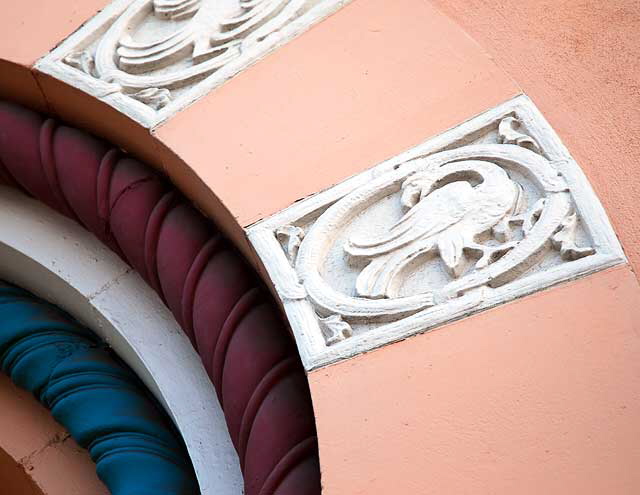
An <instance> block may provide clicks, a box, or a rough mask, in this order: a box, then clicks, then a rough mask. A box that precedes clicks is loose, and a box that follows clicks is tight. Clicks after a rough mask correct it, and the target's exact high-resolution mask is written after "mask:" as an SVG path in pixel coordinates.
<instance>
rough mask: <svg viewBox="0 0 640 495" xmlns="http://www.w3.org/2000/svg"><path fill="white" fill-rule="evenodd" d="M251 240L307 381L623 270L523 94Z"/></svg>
mask: <svg viewBox="0 0 640 495" xmlns="http://www.w3.org/2000/svg"><path fill="white" fill-rule="evenodd" d="M248 235H249V238H250V239H251V242H252V243H253V245H254V247H255V248H256V250H257V252H258V254H259V256H260V257H261V259H262V261H263V262H264V265H265V267H266V269H267V271H268V273H269V276H270V278H271V280H272V281H273V283H274V286H275V288H276V291H277V292H278V295H279V296H280V298H281V300H282V302H283V305H284V308H285V311H286V313H287V316H288V318H289V321H290V323H291V325H292V328H293V331H294V334H295V336H296V339H297V343H298V347H299V350H300V353H301V355H302V359H303V361H304V364H305V366H306V368H307V369H309V370H310V369H314V368H317V367H319V366H323V365H326V364H329V363H332V362H335V361H337V360H340V359H344V358H347V357H350V356H353V355H355V354H358V353H360V352H364V351H367V350H371V349H374V348H376V347H379V346H382V345H384V344H388V343H390V342H393V341H397V340H400V339H404V338H406V337H408V336H411V335H414V334H416V333H420V332H424V331H427V330H429V329H431V328H433V327H435V326H437V325H441V324H443V323H446V322H449V321H452V320H455V319H458V318H461V317H464V316H467V315H470V314H472V313H475V312H477V311H480V310H482V309H486V308H489V307H492V306H496V305H498V304H501V303H504V302H506V301H509V300H512V299H514V298H517V297H521V296H524V295H526V294H529V293H532V292H535V291H538V290H541V289H544V288H547V287H549V286H552V285H554V284H558V283H560V282H563V281H567V280H571V279H574V278H577V277H580V276H583V275H586V274H588V273H591V272H594V271H596V270H601V269H604V268H607V267H610V266H613V265H615V264H618V263H623V262H625V257H624V254H623V252H622V250H621V247H620V245H619V243H618V240H617V239H616V236H615V234H614V232H613V230H612V228H611V226H610V224H609V221H608V219H607V216H606V214H605V212H604V210H603V208H602V206H601V205H600V203H599V201H598V199H597V197H596V196H595V194H594V192H593V191H592V189H591V187H590V186H589V183H588V182H587V179H586V177H585V176H584V175H583V173H582V171H581V170H580V168H579V166H578V164H577V163H576V162H575V161H574V160H573V159H572V158H571V156H570V155H569V153H568V151H567V150H566V148H565V147H564V146H563V145H562V143H561V142H560V140H559V138H558V136H557V135H556V134H555V133H554V132H553V130H552V129H551V128H550V127H549V125H548V124H547V122H546V121H545V120H544V118H543V117H542V115H541V114H540V113H539V112H538V111H537V109H536V108H535V107H534V105H533V104H532V103H531V101H530V100H529V99H528V98H526V97H525V96H520V97H517V98H515V99H513V100H512V101H510V102H508V103H506V104H503V105H501V106H499V107H497V108H495V109H493V110H491V111H489V112H487V113H485V114H483V115H481V116H479V117H476V118H474V119H472V120H471V121H468V122H466V123H464V124H462V125H460V126H459V127H456V128H455V129H452V130H450V131H447V132H445V133H444V134H442V135H440V136H437V137H435V138H433V139H431V140H429V141H427V142H425V143H424V144H421V145H419V146H417V147H416V148H414V149H412V150H410V151H408V152H406V153H404V154H402V155H400V156H398V157H396V158H392V159H391V160H388V161H386V162H384V163H382V164H380V165H378V166H376V167H374V168H372V169H370V170H367V171H365V172H363V173H361V174H359V175H357V176H354V177H352V178H350V179H348V180H346V181H344V182H343V183H341V184H338V185H336V186H334V187H332V188H330V189H328V190H326V191H324V192H321V193H319V194H317V195H315V196H312V197H310V198H307V199H305V200H304V201H300V202H298V203H296V204H294V205H293V206H291V207H289V208H288V209H286V210H284V211H282V212H280V213H278V214H276V215H274V216H272V217H270V218H268V219H266V220H263V221H261V222H258V223H257V224H255V225H253V226H251V227H250V228H249V229H248ZM523 317H524V318H526V317H527V316H526V315H523Z"/></svg>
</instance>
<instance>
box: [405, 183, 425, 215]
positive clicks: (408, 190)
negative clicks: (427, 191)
mask: <svg viewBox="0 0 640 495" xmlns="http://www.w3.org/2000/svg"><path fill="white" fill-rule="evenodd" d="M421 191H422V188H421V187H420V186H419V185H418V184H416V183H415V182H414V183H408V184H406V185H405V186H404V187H403V190H402V196H401V197H400V203H401V204H402V206H403V207H405V208H406V209H407V210H409V209H411V208H413V207H414V206H415V205H417V204H418V201H420V192H421Z"/></svg>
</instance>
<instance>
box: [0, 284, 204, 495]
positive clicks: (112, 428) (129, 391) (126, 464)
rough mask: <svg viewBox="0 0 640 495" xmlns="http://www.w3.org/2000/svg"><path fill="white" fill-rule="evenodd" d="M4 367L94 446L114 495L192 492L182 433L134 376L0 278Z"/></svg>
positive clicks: (82, 331) (59, 314)
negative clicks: (175, 427)
mask: <svg viewBox="0 0 640 495" xmlns="http://www.w3.org/2000/svg"><path fill="white" fill-rule="evenodd" d="M0 369H2V371H3V372H4V373H6V374H7V375H9V377H10V378H11V380H12V381H13V383H15V384H16V385H18V386H19V387H22V388H25V389H27V390H29V391H30V392H31V393H32V394H33V395H34V396H35V397H36V398H37V399H38V400H39V401H40V402H41V403H42V404H43V405H44V406H45V407H47V408H48V409H50V410H51V413H52V414H53V417H54V418H55V419H56V420H57V421H58V422H59V423H61V424H62V425H63V426H65V427H66V429H67V430H68V431H69V433H70V435H71V436H72V437H73V438H74V439H75V440H76V442H78V444H79V445H81V446H82V447H84V448H85V449H87V450H88V451H89V454H90V455H91V458H92V459H93V461H94V462H95V463H96V471H97V473H98V477H99V478H100V479H101V480H102V481H103V482H104V484H105V485H106V486H107V488H108V489H109V490H110V491H111V493H112V495H187V494H188V495H195V494H197V493H198V487H197V482H196V478H195V474H194V471H193V467H192V465H191V461H190V460H189V457H188V455H187V452H186V450H185V448H184V445H183V443H182V440H181V438H180V436H179V435H178V433H177V432H176V430H175V429H174V427H173V424H172V423H171V421H170V419H169V418H168V417H167V415H166V414H165V413H164V411H163V410H162V409H161V408H160V406H159V405H158V403H157V402H156V401H155V399H154V398H153V397H152V396H151V395H150V394H149V392H148V391H147V389H146V388H145V387H144V385H142V383H141V382H140V381H139V379H138V378H137V376H136V375H135V374H134V373H133V372H132V371H131V370H130V369H129V368H128V367H127V366H126V365H125V364H124V363H122V362H121V361H120V360H119V359H118V358H117V356H115V355H114V354H113V353H112V351H111V350H110V349H109V348H108V347H107V346H106V345H105V344H104V343H103V342H102V341H101V340H100V339H99V338H98V337H96V336H95V335H94V334H93V333H92V332H91V331H90V330H88V329H87V328H85V327H83V326H81V325H80V324H79V323H78V322H76V321H75V320H74V319H73V318H72V317H70V316H69V315H68V314H66V313H65V312H63V311H62V310H60V309H59V308H57V307H55V306H53V305H51V304H49V303H47V302H45V301H43V300H41V299H38V298H36V297H35V296H34V295H32V294H30V293H28V292H26V291H24V290H22V289H19V288H17V287H15V286H12V285H10V284H7V283H5V282H2V281H0Z"/></svg>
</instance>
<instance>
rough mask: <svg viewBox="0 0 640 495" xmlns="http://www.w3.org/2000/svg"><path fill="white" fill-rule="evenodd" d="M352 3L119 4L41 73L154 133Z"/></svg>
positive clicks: (145, 0)
mask: <svg viewBox="0 0 640 495" xmlns="http://www.w3.org/2000/svg"><path fill="white" fill-rule="evenodd" d="M349 1H351V0H181V1H177V2H167V1H165V0H114V1H113V2H112V3H110V4H109V5H108V6H106V7H105V8H104V9H103V10H102V11H101V12H100V13H98V14H97V15H96V16H95V17H93V18H92V19H90V20H89V21H88V22H87V23H85V24H84V25H83V26H82V27H81V28H80V29H79V30H78V31H76V32H75V33H73V34H72V35H71V36H69V37H68V38H67V39H66V40H65V41H64V42H62V43H61V44H60V45H59V46H58V47H56V48H55V49H54V50H53V51H52V52H50V53H48V54H47V55H45V56H44V57H43V58H42V59H40V60H39V61H38V62H37V63H36V68H37V69H38V70H39V71H41V72H44V73H47V74H50V75H52V76H54V77H56V78H58V79H60V80H62V81H65V82H67V83H69V84H71V85H72V86H75V87H77V88H79V89H81V90H83V91H85V92H87V93H89V94H91V95H93V96H95V97H97V98H99V99H101V100H103V101H105V102H106V103H108V104H110V105H112V106H113V107H115V108H117V109H118V110H119V111H120V112H122V113H124V114H126V115H128V116H130V117H131V118H133V119H135V120H136V121H138V122H139V123H140V124H142V125H143V126H145V127H149V128H153V127H155V126H157V125H158V124H160V123H162V122H163V121H164V120H166V119H167V118H169V117H171V115H173V114H174V113H176V112H177V111H179V110H181V109H182V108H184V107H186V106H187V105H189V104H190V103H192V102H193V101H195V100H197V99H198V98H200V97H201V96H203V95H204V94H206V93H208V92H209V91H211V90H212V89H213V88H215V87H217V86H220V85H221V84H222V83H223V82H225V81H226V80H227V79H229V78H231V77H233V76H234V75H235V74H237V73H238V72H240V71H241V70H243V69H245V68H246V67H248V66H249V65H251V64H253V63H255V62H256V61H257V60H259V59H260V58H261V57H263V56H264V55H266V54H267V53H268V52H270V51H272V50H274V49H275V48H277V47H278V46H280V45H282V44H284V43H286V42H288V41H290V40H291V39H293V38H294V37H296V36H297V35H299V34H301V33H302V32H304V31H306V30H307V29H309V28H310V27H311V26H313V25H314V24H316V23H317V22H319V21H321V20H322V19H324V18H326V17H327V16H329V15H331V14H332V13H333V12H335V11H336V10H338V9H339V8H340V7H342V6H344V5H346V4H347V3H348V2H349Z"/></svg>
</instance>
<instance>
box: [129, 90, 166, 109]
mask: <svg viewBox="0 0 640 495" xmlns="http://www.w3.org/2000/svg"><path fill="white" fill-rule="evenodd" d="M129 96H131V97H132V98H135V99H136V100H138V101H141V102H142V103H145V104H147V105H149V106H150V107H151V108H153V109H154V110H160V109H161V108H162V107H164V106H166V105H168V104H169V103H171V92H170V91H169V90H168V89H165V88H161V89H159V88H147V89H143V90H142V91H138V92H137V93H133V94H130V95H129Z"/></svg>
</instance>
